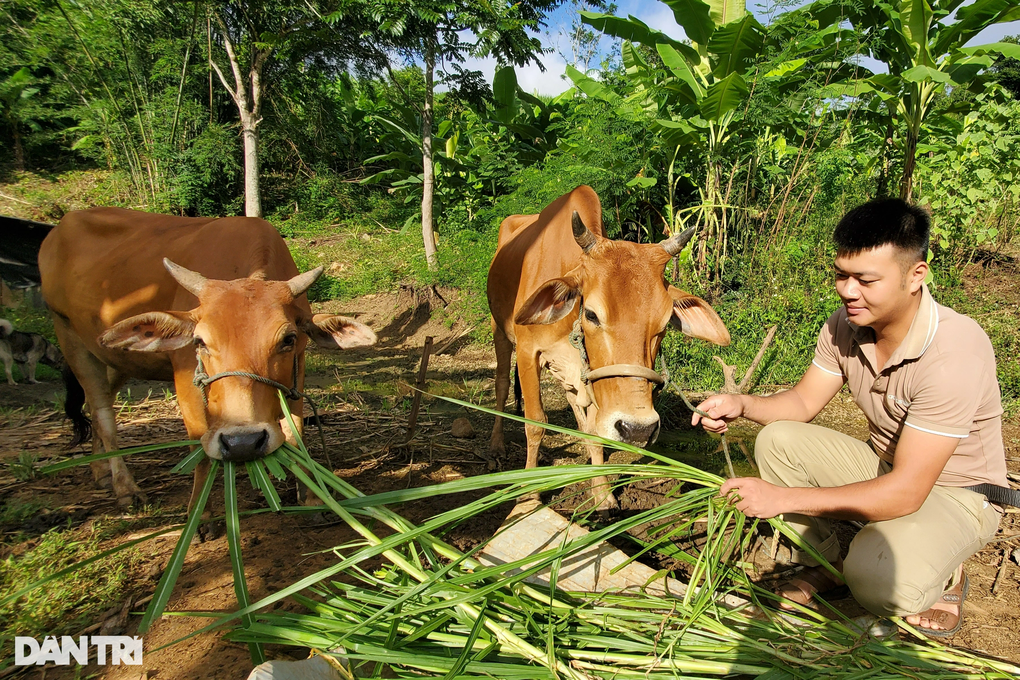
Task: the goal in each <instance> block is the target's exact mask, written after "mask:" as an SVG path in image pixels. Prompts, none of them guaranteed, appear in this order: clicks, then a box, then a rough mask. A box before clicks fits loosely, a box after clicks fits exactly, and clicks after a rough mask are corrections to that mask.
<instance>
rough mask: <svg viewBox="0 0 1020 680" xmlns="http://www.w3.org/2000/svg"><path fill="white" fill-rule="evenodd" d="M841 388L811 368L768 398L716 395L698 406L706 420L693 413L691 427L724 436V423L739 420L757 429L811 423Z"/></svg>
mask: <svg viewBox="0 0 1020 680" xmlns="http://www.w3.org/2000/svg"><path fill="white" fill-rule="evenodd" d="M842 386H843V377H842V376H839V375H834V374H832V373H829V372H827V371H823V370H822V369H820V368H818V367H817V366H815V365H814V364H811V366H809V367H808V370H807V372H806V373H805V374H804V377H802V378H801V379H800V382H798V383H797V385H796V387H794V388H793V389H792V390H787V391H786V392H780V393H778V394H773V395H771V396H768V397H757V396H753V395H750V394H717V395H715V396H712V397H709V398H708V399H706V400H705V401H703V402H701V404H699V405H698V408H700V409H701V410H702V411H705V412H706V413H708V415H709V416H711V417H710V418H703V417H702V416H700V415H698V414H697V413H695V414H694V417H692V418H691V425H697V424H698V423H701V424H702V426H703V427H704V428H705V429H706V430H708V431H709V432H725V431H726V428H727V423H729V422H730V421H732V420H734V419H736V418H739V417H740V416H743V417H744V418H747V419H748V420H753V421H754V422H756V423H760V424H761V425H767V424H769V423H771V422H774V421H776V420H795V421H798V422H801V423H806V422H808V421H810V420H812V419H813V418H814V417H815V416H817V415H818V413H819V412H820V411H821V410H822V409H823V408H825V405H826V404H828V403H829V402H830V401H832V398H833V397H834V396H836V393H837V392H839V389H840V388H841V387H842Z"/></svg>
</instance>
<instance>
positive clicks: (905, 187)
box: [900, 127, 918, 202]
mask: <svg viewBox="0 0 1020 680" xmlns="http://www.w3.org/2000/svg"><path fill="white" fill-rule="evenodd" d="M917 137H918V133H917V131H916V130H914V129H912V128H910V127H908V128H907V145H906V149H904V153H903V174H902V175H901V176H900V198H902V199H903V200H904V201H908V202H909V201H910V199H911V197H912V195H913V189H914V187H913V183H914V167H915V166H916V165H917Z"/></svg>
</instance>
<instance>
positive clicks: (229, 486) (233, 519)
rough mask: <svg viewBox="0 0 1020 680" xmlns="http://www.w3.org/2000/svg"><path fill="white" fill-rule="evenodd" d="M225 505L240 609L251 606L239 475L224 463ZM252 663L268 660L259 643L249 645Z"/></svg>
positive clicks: (248, 622) (244, 621)
mask: <svg viewBox="0 0 1020 680" xmlns="http://www.w3.org/2000/svg"><path fill="white" fill-rule="evenodd" d="M223 504H224V506H226V532H227V548H228V550H229V552H230V567H231V569H232V570H233V572H234V594H235V595H236V596H237V605H238V608H239V609H245V608H247V607H248V605H250V604H251V601H250V599H249V597H248V579H247V578H246V577H245V575H244V561H243V559H242V557H241V523H240V521H239V520H238V518H237V475H236V474H235V469H234V463H232V462H229V461H224V463H223ZM251 624H252V619H251V616H248V615H245V616H242V617H241V625H243V626H245V627H248V626H250V625H251ZM248 651H249V652H250V653H251V661H252V663H253V664H255V665H256V666H257V665H259V664H260V663H262V662H264V661H265V660H266V654H265V651H264V650H263V648H262V645H260V644H259V643H257V642H249V643H248Z"/></svg>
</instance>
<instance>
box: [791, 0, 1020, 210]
mask: <svg viewBox="0 0 1020 680" xmlns="http://www.w3.org/2000/svg"><path fill="white" fill-rule="evenodd" d="M803 11H805V12H807V13H808V14H809V15H811V16H812V17H814V18H815V19H816V20H817V22H818V24H819V25H820V26H838V25H840V24H843V23H844V22H849V23H850V25H852V26H853V28H854V29H855V30H856V31H858V32H859V33H861V34H862V35H863V38H864V40H863V41H862V53H864V54H867V55H868V56H870V57H872V58H874V59H877V60H878V61H880V62H882V63H883V64H885V65H886V67H887V69H888V73H870V72H869V73H870V74H869V75H867V76H866V77H865V78H861V79H860V81H859V82H858V83H856V84H855V87H856V88H857V92H865V91H871V92H873V93H874V94H876V95H877V96H878V97H879V98H880V99H881V101H882V102H883V104H884V106H885V112H886V118H887V120H888V122H889V126H888V127H890V128H891V129H893V130H895V131H897V132H898V133H899V134H900V135H901V140H900V142H901V143H900V150H901V152H902V170H901V174H900V180H899V194H900V197H901V198H903V199H905V200H910V199H911V197H912V194H913V178H914V170H915V167H916V157H917V146H918V143H919V141H920V139H921V135H922V132H923V129H924V126H925V124H926V122H927V121H928V119H929V117H930V115H931V114H932V104H933V103H934V102H935V100H936V98H937V97H938V96H939V95H941V94H943V93H945V92H946V90H947V89H949V88H955V87H969V88H972V89H975V90H980V89H981V88H983V86H984V83H985V80H986V78H987V75H986V73H985V72H986V69H987V68H988V67H989V66H991V65H992V63H993V60H994V57H995V56H996V55H999V54H1002V55H1005V56H1009V57H1020V46H1018V45H1014V44H1010V43H990V44H986V45H977V46H971V47H967V46H966V45H967V43H968V42H970V41H971V40H972V39H973V38H974V37H975V36H977V34H978V33H980V32H981V31H982V30H984V29H985V28H987V27H989V26H991V25H993V24H997V23H1002V22H1006V21H1015V20H1018V19H1020V6H1018V5H1017V3H1016V0H976V1H975V2H973V3H971V4H968V5H965V6H964V0H889V1H886V2H864V3H856V2H847V1H846V0H819V1H818V2H815V3H813V4H812V5H810V6H808V7H806V8H804V10H803ZM963 106H964V107H966V106H967V104H966V103H964V104H963ZM957 112H958V113H967V112H968V111H967V110H957Z"/></svg>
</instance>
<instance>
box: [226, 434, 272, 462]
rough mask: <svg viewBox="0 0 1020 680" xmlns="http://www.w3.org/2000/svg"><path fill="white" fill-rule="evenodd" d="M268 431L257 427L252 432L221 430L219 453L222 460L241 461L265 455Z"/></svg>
mask: <svg viewBox="0 0 1020 680" xmlns="http://www.w3.org/2000/svg"><path fill="white" fill-rule="evenodd" d="M268 442H269V432H268V431H267V430H266V428H264V427H263V428H259V429H258V430H255V431H253V432H230V433H226V432H223V433H221V434H220V453H221V454H222V456H223V460H225V461H230V462H233V463H243V462H245V461H248V460H255V459H256V458H262V457H263V456H265V455H266V453H267V451H266V444H267V443H268Z"/></svg>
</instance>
